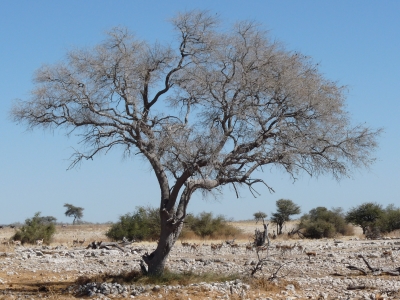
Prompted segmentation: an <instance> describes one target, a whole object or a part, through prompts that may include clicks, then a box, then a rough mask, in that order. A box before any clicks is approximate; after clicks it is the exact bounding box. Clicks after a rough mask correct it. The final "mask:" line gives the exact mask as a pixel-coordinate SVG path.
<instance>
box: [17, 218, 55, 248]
mask: <svg viewBox="0 0 400 300" xmlns="http://www.w3.org/2000/svg"><path fill="white" fill-rule="evenodd" d="M56 220H57V219H56V218H54V217H51V216H48V217H41V216H40V212H37V213H35V215H34V216H33V218H32V219H26V220H25V225H23V226H22V227H21V228H20V229H18V231H17V232H16V233H15V234H14V236H13V237H12V239H13V240H19V241H21V243H23V244H25V243H30V244H34V243H35V242H36V240H41V239H43V243H46V244H49V243H50V241H51V239H52V237H53V235H54V234H55V232H56V227H55V222H56Z"/></svg>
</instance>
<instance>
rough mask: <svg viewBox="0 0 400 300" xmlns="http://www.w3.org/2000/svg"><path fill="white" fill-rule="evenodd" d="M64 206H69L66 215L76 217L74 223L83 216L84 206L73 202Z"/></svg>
mask: <svg viewBox="0 0 400 300" xmlns="http://www.w3.org/2000/svg"><path fill="white" fill-rule="evenodd" d="M64 207H66V208H67V211H66V212H65V215H66V216H67V217H74V220H73V221H72V224H75V222H76V221H79V220H80V219H82V217H83V210H84V208H83V207H78V206H73V205H72V204H68V203H65V204H64Z"/></svg>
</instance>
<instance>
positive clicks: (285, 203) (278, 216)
mask: <svg viewBox="0 0 400 300" xmlns="http://www.w3.org/2000/svg"><path fill="white" fill-rule="evenodd" d="M276 207H277V211H276V213H273V214H272V217H271V221H272V222H273V223H275V224H276V226H277V233H278V234H282V228H283V224H285V223H286V222H288V221H290V216H292V215H298V214H299V213H301V210H300V206H298V205H297V204H295V203H294V202H293V201H292V200H289V199H279V200H277V201H276Z"/></svg>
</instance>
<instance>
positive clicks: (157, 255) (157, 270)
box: [142, 219, 183, 276]
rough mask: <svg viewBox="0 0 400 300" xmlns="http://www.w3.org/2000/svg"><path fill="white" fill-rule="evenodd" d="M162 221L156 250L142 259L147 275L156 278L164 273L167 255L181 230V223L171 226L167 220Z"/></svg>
mask: <svg viewBox="0 0 400 300" xmlns="http://www.w3.org/2000/svg"><path fill="white" fill-rule="evenodd" d="M163 221H164V222H165V223H164V224H163V225H162V226H161V234H160V240H159V241H158V245H157V248H156V249H155V250H154V251H153V252H152V253H150V254H148V253H146V254H145V255H143V257H142V258H143V260H144V262H145V263H146V264H147V267H148V269H147V274H148V275H150V276H158V275H161V274H162V273H163V272H164V269H165V264H166V263H167V260H168V256H169V253H170V251H171V249H172V247H173V245H174V244H175V242H176V240H177V239H178V237H179V234H180V232H181V230H182V225H183V223H181V224H180V225H178V226H173V225H171V224H169V222H168V220H166V219H164V220H162V222H163Z"/></svg>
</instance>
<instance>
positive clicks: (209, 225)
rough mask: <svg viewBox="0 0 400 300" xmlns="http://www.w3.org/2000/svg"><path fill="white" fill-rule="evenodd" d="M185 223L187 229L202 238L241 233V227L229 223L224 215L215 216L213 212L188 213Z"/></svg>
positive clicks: (230, 235)
mask: <svg viewBox="0 0 400 300" xmlns="http://www.w3.org/2000/svg"><path fill="white" fill-rule="evenodd" d="M185 223H186V224H185V226H186V228H187V229H189V230H191V231H193V232H194V233H195V234H196V235H197V236H200V237H202V238H205V237H209V238H220V237H224V238H228V237H233V236H236V235H238V234H240V233H241V231H240V230H239V229H237V228H236V227H234V226H232V225H230V224H228V220H227V219H226V218H225V217H224V216H222V215H219V216H217V217H214V216H213V214H212V213H211V212H209V213H207V212H201V213H200V214H198V215H197V216H194V215H192V214H188V215H187V217H186V220H185Z"/></svg>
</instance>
